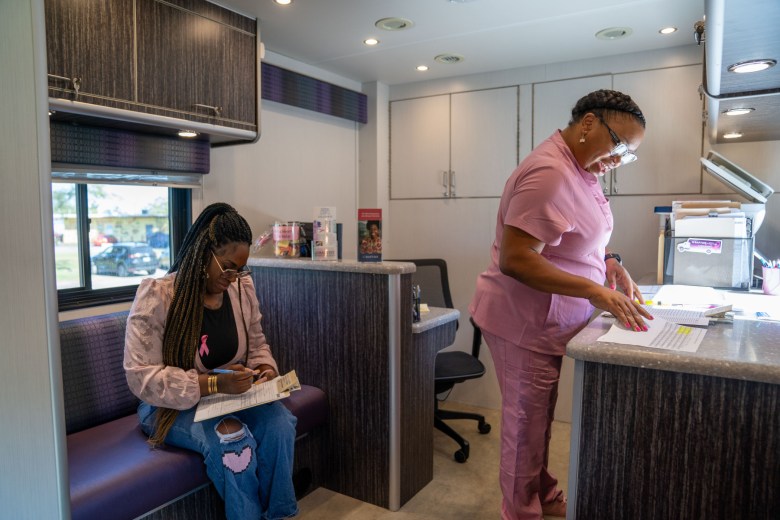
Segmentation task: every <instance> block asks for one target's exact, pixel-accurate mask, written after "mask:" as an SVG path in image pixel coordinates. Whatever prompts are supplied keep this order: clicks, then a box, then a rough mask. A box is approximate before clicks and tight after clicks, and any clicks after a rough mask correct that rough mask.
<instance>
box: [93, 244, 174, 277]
mask: <svg viewBox="0 0 780 520" xmlns="http://www.w3.org/2000/svg"><path fill="white" fill-rule="evenodd" d="M158 267H159V260H158V259H157V254H156V253H155V252H154V250H153V249H152V248H151V247H150V246H149V245H148V244H145V243H143V242H120V243H116V244H113V245H111V246H109V247H107V248H106V249H104V250H103V251H101V252H100V253H98V254H96V255H95V256H93V257H92V272H93V273H94V274H112V275H116V276H128V275H131V274H154V273H155V272H156V271H157V268H158Z"/></svg>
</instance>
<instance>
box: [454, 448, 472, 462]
mask: <svg viewBox="0 0 780 520" xmlns="http://www.w3.org/2000/svg"><path fill="white" fill-rule="evenodd" d="M468 458H469V454H468V453H466V452H464V451H463V450H458V451H456V452H455V460H456V461H457V462H460V463H461V464H463V463H464V462H466V461H467V460H468Z"/></svg>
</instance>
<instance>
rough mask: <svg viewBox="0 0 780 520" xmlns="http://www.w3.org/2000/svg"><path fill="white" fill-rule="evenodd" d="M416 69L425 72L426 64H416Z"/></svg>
mask: <svg viewBox="0 0 780 520" xmlns="http://www.w3.org/2000/svg"><path fill="white" fill-rule="evenodd" d="M417 70H419V71H420V72H425V71H426V70H428V65H417Z"/></svg>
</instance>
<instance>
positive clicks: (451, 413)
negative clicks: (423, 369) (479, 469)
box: [433, 399, 490, 464]
mask: <svg viewBox="0 0 780 520" xmlns="http://www.w3.org/2000/svg"><path fill="white" fill-rule="evenodd" d="M445 419H471V420H473V421H477V423H478V424H477V429H478V430H479V433H481V434H483V435H484V434H486V433H488V432H490V425H489V424H488V423H487V422H485V417H484V416H483V415H479V414H476V413H469V412H458V411H455V410H441V409H440V408H439V401H438V400H437V399H436V400H435V410H434V414H433V426H434V427H435V428H436V429H437V430H439V431H441V432H442V433H444V434H445V435H447V436H448V437H450V438H451V439H453V440H454V441H455V442H457V443H458V445H459V446H460V449H459V450H458V451H456V452H455V453H454V454H453V457H454V458H455V460H456V461H457V462H460V463H461V464H462V463H464V462H466V461H467V460H468V458H469V441H467V440H466V439H464V438H463V437H462V436H461V435H460V434H459V433H458V432H456V431H455V430H453V429H452V428H451V427H450V426H449V425H448V424H447V423H445V422H444V420H445Z"/></svg>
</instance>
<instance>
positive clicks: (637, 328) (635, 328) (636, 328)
mask: <svg viewBox="0 0 780 520" xmlns="http://www.w3.org/2000/svg"><path fill="white" fill-rule="evenodd" d="M634 330H635V331H637V332H639V331H640V330H642V329H640V328H639V325H637V326H636V327H634Z"/></svg>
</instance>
